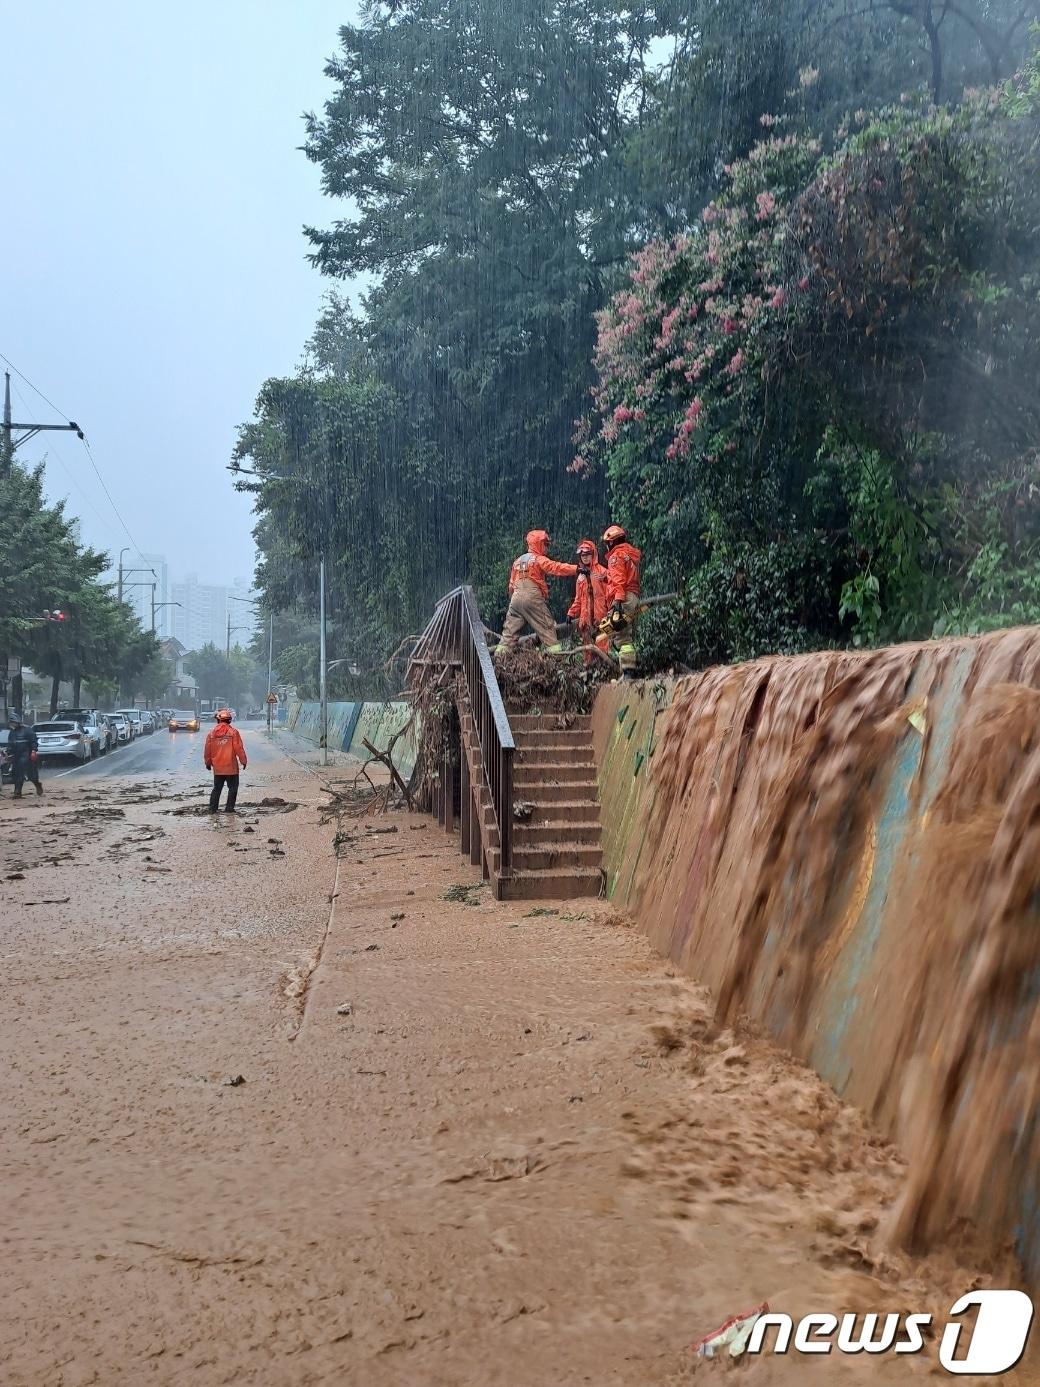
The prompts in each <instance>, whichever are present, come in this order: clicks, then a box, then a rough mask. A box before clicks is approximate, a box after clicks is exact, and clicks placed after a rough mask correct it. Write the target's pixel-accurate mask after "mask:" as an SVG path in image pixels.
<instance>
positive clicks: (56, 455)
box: [4, 357, 111, 531]
mask: <svg viewBox="0 0 1040 1387" xmlns="http://www.w3.org/2000/svg"><path fill="white" fill-rule="evenodd" d="M4 360H5V361H6V360H7V358H6V357H4ZM8 364H10V363H8ZM19 374H20V373H19ZM14 393H15V395H16V396H17V397H18V400H19V402H20V404H21V406H22V408H23V409H24V410H25V412H26V414H27V415H28V416H29V418H30V419H31V420H33V422H35V420H36V415H35V414H34V413H33V410H32V407H31V405H30V404H29V402H28V400H27V399H26V398H25V396H24V395H23V394H22V392H21V391H20V390H19V389H18V387H17V385H16V386H15V387H14ZM51 408H52V409H53V408H54V406H53V405H52V406H51ZM55 413H60V410H55ZM52 450H53V453H54V460H55V462H57V464H58V466H59V467H60V468H61V470H62V471H63V472H64V473H65V475H66V476H67V477H68V479H69V481H70V482H71V483H72V485H73V486H74V487H75V488H76V490H77V491H78V492H79V494H80V496H81V497H82V498H83V500H84V501H85V502H86V504H87V506H88V508H89V509H90V510H91V511H93V513H94V516H95V518H96V519H97V521H98V524H99V525H101V527H102V529H103V530H105V531H107V530H108V528H109V525H110V524H111V522H110V521H108V520H105V519H104V517H103V516H102V514H101V512H100V511H99V510H98V508H97V506H95V505H94V502H93V501H92V500H91V499H90V497H89V496H88V495H87V493H86V491H85V490H84V489H83V486H82V485H81V484H80V482H79V481H78V480H77V478H76V475H75V473H74V472H73V471H72V469H71V468H70V467H68V466H67V465H66V463H65V459H64V458H63V457H62V455H61V453H60V452H59V451H58V446H57V444H56V443H53V442H52V443H50V444H49V445H48V448H47V452H48V453H50V452H51V451H52Z"/></svg>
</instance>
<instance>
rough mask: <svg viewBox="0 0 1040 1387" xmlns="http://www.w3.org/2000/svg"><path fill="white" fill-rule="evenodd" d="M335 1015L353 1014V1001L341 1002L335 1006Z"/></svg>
mask: <svg viewBox="0 0 1040 1387" xmlns="http://www.w3.org/2000/svg"><path fill="white" fill-rule="evenodd" d="M336 1015H337V1016H353V1015H354V1003H353V1002H341V1003H340V1005H339V1006H338V1007H337V1008H336Z"/></svg>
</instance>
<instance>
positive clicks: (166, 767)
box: [41, 721, 276, 784]
mask: <svg viewBox="0 0 1040 1387" xmlns="http://www.w3.org/2000/svg"><path fill="white" fill-rule="evenodd" d="M236 725H237V726H238V727H239V728H240V730H241V731H242V733H243V734H246V733H249V732H252V733H253V734H254V735H253V736H251V737H250V738H249V741H248V744H247V752H248V755H249V756H250V757H251V758H253V759H256V760H257V761H258V762H259V763H260V764H263V762H264V761H265V760H267V759H268V758H269V757H270V755H272V754H276V753H273V752H272V750H271V748H269V747H268V745H267V738H266V737H265V736H264V735H263V726H264V725H263V723H262V722H242V723H238V724H236ZM211 726H212V723H210V722H206V721H203V724H202V727H201V729H200V730H199V731H198V732H168V731H167V730H166V729H165V728H162V729H160V730H159V731H158V732H153V733H151V735H150V736H147V737H138V739H137V741H135V742H133V743H131V745H130V746H121V747H119V748H118V750H115V751H110V752H108V753H107V754H106V755H105V756H99V757H98V758H97V759H96V760H94V761H89V762H85V763H82V764H79V763H73V762H71V761H68V760H51V761H44V763H43V767H42V771H41V774H42V776H43V779H44V780H45V781H46V780H57V779H59V778H64V777H74V778H75V779H76V780H86V779H96V778H98V777H103V778H106V779H111V778H112V777H114V776H122V775H154V774H156V773H164V774H165V773H170V774H175V773H177V772H183V771H190V770H192V769H193V768H197V769H198V771H199V774H200V775H202V776H205V775H206V768H205V766H204V764H203V761H202V751H203V747H204V745H205V742H206V733H207V732H208V731H209V729H210V727H211ZM257 733H260V734H261V735H259V736H258V735H256V734H257ZM69 783H70V784H71V783H72V780H71V779H70V780H69Z"/></svg>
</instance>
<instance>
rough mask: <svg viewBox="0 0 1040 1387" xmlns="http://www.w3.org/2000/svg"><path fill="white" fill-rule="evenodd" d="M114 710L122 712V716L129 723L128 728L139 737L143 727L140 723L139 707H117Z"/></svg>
mask: <svg viewBox="0 0 1040 1387" xmlns="http://www.w3.org/2000/svg"><path fill="white" fill-rule="evenodd" d="M116 712H117V713H122V715H123V717H124V718H126V720H127V722H128V723H129V724H130V730H131V732H132V733H133V735H134V736H135V737H140V736H141V735H142V734H143V733H144V727H143V726H142V724H141V710H140V708H117V709H116Z"/></svg>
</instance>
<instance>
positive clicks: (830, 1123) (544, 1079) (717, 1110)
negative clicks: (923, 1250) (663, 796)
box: [0, 731, 1033, 1387]
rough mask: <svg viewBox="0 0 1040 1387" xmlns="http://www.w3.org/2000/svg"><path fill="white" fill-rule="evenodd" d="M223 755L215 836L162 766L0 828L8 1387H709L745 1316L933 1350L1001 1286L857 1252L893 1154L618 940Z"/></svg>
mask: <svg viewBox="0 0 1040 1387" xmlns="http://www.w3.org/2000/svg"><path fill="white" fill-rule="evenodd" d="M246 737H247V745H248V748H249V754H250V764H249V769H248V772H247V774H246V776H245V777H244V778H243V788H242V792H241V796H240V800H239V804H240V808H241V809H242V811H243V812H241V813H240V814H239V815H238V816H237V818H235V819H233V820H231V819H228V818H226V817H224V816H220V817H218V818H217V819H215V820H214V819H211V818H210V817H209V816H208V815H198V814H196V813H194V812H193V811H194V809H195V808H197V806H198V805H199V803H201V797H202V795H203V793H204V791H205V777H204V774H203V773H202V771H201V767H200V765H199V758H198V755H197V753H198V750H199V748H198V747H197V746H193V745H192V742H191V739H189V738H185V740H184V741H183V742H177V743H174V742H172V741H170V740H167V739H166V738H165V737H156V738H154V739H151V746H149V743H147V742H146V743H144V744H143V746H142V748H141V749H140V750H137V751H135V752H134V757H135V759H134V760H133V761H132V762H131V761H130V760H128V761H127V762H126V763H125V765H126V769H125V770H123V771H120V769H119V766H118V762H117V761H116V760H113V762H112V764H111V766H109V767H108V768H107V770H106V772H105V773H104V774H101V773H96V772H95V771H94V770H93V769H91V770H88V771H87V772H85V773H84V774H80V773H75V774H72V775H69V776H66V777H60V778H59V777H58V776H55V775H50V776H48V778H47V779H46V782H45V788H46V793H45V795H44V797H43V799H42V800H41V801H39V802H37V801H36V800H35V798H34V799H33V800H32V801H24V802H22V803H21V804H17V805H16V804H15V803H14V802H13V801H12V800H11V798H10V792H9V791H5V793H4V795H3V797H2V798H0V910H2V918H3V957H4V976H5V984H6V987H5V1000H4V1005H3V1007H2V1008H0V1047H2V1052H3V1055H4V1060H5V1063H4V1080H3V1110H4V1115H5V1120H4V1123H3V1126H2V1130H0V1153H2V1178H3V1189H4V1207H5V1215H4V1227H3V1233H2V1236H3V1247H4V1253H3V1257H2V1259H0V1287H2V1295H3V1304H4V1307H5V1313H4V1316H3V1320H2V1323H0V1364H2V1365H3V1366H2V1371H0V1380H2V1381H3V1383H4V1384H5V1387H28V1385H29V1384H31V1385H32V1387H44V1384H46V1385H47V1387H59V1385H60V1387H82V1385H83V1384H88V1383H98V1384H104V1387H112V1384H128V1385H131V1384H132V1385H133V1387H136V1385H137V1384H141V1383H155V1384H180V1383H184V1384H188V1383H190V1384H192V1387H209V1385H210V1384H217V1383H256V1384H272V1387H286V1385H287V1384H311V1383H337V1384H342V1383H357V1384H359V1387H373V1384H374V1385H376V1387H378V1385H379V1384H410V1385H414V1384H422V1385H423V1387H449V1385H450V1387H460V1385H462V1384H465V1385H466V1387H487V1384H490V1383H501V1384H507V1387H512V1384H516V1385H517V1387H520V1384H524V1387H565V1385H566V1387H570V1384H579V1383H596V1384H603V1383H610V1384H626V1387H627V1385H629V1384H630V1385H631V1387H648V1385H649V1384H682V1383H686V1382H688V1381H691V1380H693V1379H694V1378H697V1379H698V1380H704V1381H709V1380H711V1379H712V1378H713V1377H715V1376H717V1375H719V1374H722V1375H727V1374H728V1373H729V1372H731V1371H733V1368H732V1365H730V1364H728V1363H726V1362H723V1361H722V1360H712V1361H708V1360H704V1359H697V1358H695V1357H694V1356H693V1354H692V1353H691V1352H690V1348H689V1345H690V1344H691V1343H693V1342H694V1341H695V1340H697V1339H698V1338H700V1337H701V1336H702V1335H704V1334H706V1333H708V1332H709V1331H710V1330H712V1329H714V1328H715V1327H717V1326H718V1325H719V1324H721V1323H722V1322H723V1321H724V1320H725V1319H727V1318H728V1317H729V1316H731V1315H733V1314H735V1313H738V1312H740V1311H742V1310H744V1309H747V1308H748V1307H750V1306H753V1305H756V1304H758V1303H760V1302H762V1301H768V1302H769V1303H770V1305H771V1306H772V1307H774V1308H776V1309H779V1310H783V1311H787V1312H788V1313H791V1314H792V1315H800V1314H804V1313H806V1312H808V1311H810V1310H821V1309H823V1310H832V1311H834V1312H836V1313H840V1312H842V1311H845V1310H859V1311H870V1310H876V1311H887V1310H895V1309H898V1310H902V1311H911V1310H919V1311H929V1312H933V1313H935V1314H936V1316H937V1317H942V1316H943V1315H944V1314H945V1312H946V1310H948V1308H949V1306H950V1304H951V1303H952V1302H953V1300H954V1299H955V1298H956V1297H957V1296H958V1295H960V1294H962V1293H963V1292H964V1291H965V1290H967V1289H969V1288H970V1287H971V1286H972V1285H975V1284H979V1283H978V1281H977V1280H976V1278H977V1277H979V1276H980V1275H981V1278H982V1282H983V1283H987V1284H988V1279H989V1278H992V1277H994V1276H996V1277H999V1276H1000V1275H1001V1273H1002V1270H1004V1269H1002V1268H1001V1267H999V1266H997V1265H995V1264H994V1263H993V1262H992V1259H990V1262H989V1263H988V1264H987V1265H986V1266H984V1267H980V1265H979V1263H978V1262H977V1261H976V1260H974V1259H975V1252H974V1250H973V1246H972V1240H971V1237H970V1235H969V1234H968V1233H962V1232H961V1231H960V1230H951V1233H950V1236H949V1238H948V1239H946V1240H945V1241H941V1242H940V1243H939V1244H938V1246H937V1247H936V1248H935V1249H934V1250H933V1251H932V1252H931V1253H930V1254H929V1256H928V1257H927V1258H913V1257H911V1256H909V1255H908V1254H906V1253H903V1252H896V1251H893V1250H891V1245H890V1244H889V1243H888V1242H886V1240H885V1239H884V1238H883V1237H882V1236H881V1230H882V1226H883V1224H884V1221H885V1218H886V1215H887V1214H888V1213H889V1212H890V1211H891V1210H892V1209H893V1208H894V1207H895V1206H896V1202H897V1201H898V1199H899V1198H900V1195H901V1193H902V1191H903V1186H904V1180H905V1172H906V1167H905V1166H904V1164H903V1161H902V1159H901V1157H900V1154H899V1152H898V1151H897V1150H895V1149H894V1148H893V1147H892V1146H891V1145H889V1144H888V1143H887V1142H886V1141H885V1140H883V1139H882V1138H881V1136H879V1135H878V1134H877V1133H876V1132H875V1131H873V1130H872V1129H871V1127H870V1126H869V1124H868V1123H867V1122H866V1120H865V1119H864V1118H863V1117H862V1116H861V1115H860V1114H858V1113H857V1112H856V1111H855V1110H854V1109H852V1108H850V1107H847V1106H843V1105H842V1104H841V1103H840V1102H839V1101H838V1099H837V1098H836V1097H835V1096H834V1095H833V1093H832V1092H831V1091H830V1090H829V1089H828V1088H827V1087H826V1086H825V1085H824V1084H823V1083H822V1082H821V1081H819V1080H818V1079H817V1078H816V1077H815V1076H814V1075H813V1074H812V1073H811V1072H810V1071H809V1070H807V1069H806V1068H805V1067H803V1066H802V1065H801V1064H799V1063H797V1062H795V1061H794V1060H793V1059H791V1058H790V1057H789V1056H787V1055H786V1054H785V1053H784V1052H783V1051H781V1050H780V1049H778V1048H777V1047H776V1046H774V1045H773V1044H772V1043H770V1042H768V1041H767V1040H765V1039H764V1038H762V1037H761V1036H760V1035H759V1034H757V1033H755V1032H754V1031H752V1030H751V1029H749V1028H748V1027H747V1025H746V1024H744V1023H743V1022H742V1021H741V1019H740V1018H739V1016H736V1017H734V1019H733V1020H732V1021H731V1023H730V1024H727V1025H723V1024H720V1023H719V1022H717V1021H716V1020H715V1019H713V1018H714V1016H715V1011H716V1008H715V1002H714V1000H713V999H712V998H711V997H710V996H709V994H708V993H707V991H706V989H704V988H702V987H701V986H699V985H698V983H697V982H695V981H691V980H689V979H687V978H684V977H680V976H677V975H676V973H675V970H674V968H673V967H672V966H671V965H669V964H667V963H665V962H664V961H662V959H661V958H660V956H659V955H657V954H656V953H655V952H654V950H653V948H652V947H651V945H650V944H649V943H648V941H647V939H646V938H645V937H644V935H643V934H642V933H641V932H639V931H638V930H636V929H635V928H634V927H633V925H632V922H631V921H630V920H629V919H628V918H627V917H626V916H624V915H621V914H619V913H616V912H614V911H612V910H611V909H610V907H609V906H607V905H606V904H605V903H603V902H582V901H579V902H570V903H566V904H561V905H558V906H557V905H554V904H553V903H552V902H547V903H544V904H542V903H539V904H538V905H537V906H531V905H528V904H526V903H523V902H518V903H502V904H499V903H496V902H494V901H492V900H491V899H489V896H488V892H487V891H486V889H484V888H483V887H481V885H480V883H479V878H478V876H477V874H476V872H475V871H474V870H473V869H471V868H469V867H468V865H464V864H463V862H462V859H461V858H460V857H459V854H458V851H457V847H456V845H455V843H454V842H453V841H450V840H449V839H448V838H447V837H446V836H445V835H444V834H443V832H441V831H440V830H438V829H437V827H436V825H435V824H434V823H432V822H431V821H430V820H429V819H426V818H422V817H419V816H410V815H407V814H391V815H389V816H380V817H378V818H374V817H369V818H358V819H353V818H351V819H344V820H342V821H340V822H337V821H336V820H335V819H332V820H329V819H327V818H325V821H324V822H323V817H325V816H323V815H322V813H321V809H322V806H323V805H325V804H326V803H327V798H328V797H327V796H326V795H325V794H324V793H323V792H322V788H321V781H320V779H319V778H318V777H317V776H316V775H315V774H314V773H313V772H312V771H311V770H310V769H309V768H308V767H307V766H305V765H302V764H301V763H300V759H296V760H294V759H292V758H291V756H289V755H286V754H285V753H286V751H289V752H292V751H293V745H292V742H291V739H285V740H283V741H282V742H280V743H276V744H274V745H273V746H272V744H270V743H269V742H267V740H266V738H265V734H263V733H261V732H259V731H247V733H246ZM265 800H267V803H266V804H265V803H264V801H265ZM272 801H274V802H272ZM171 811H174V812H171ZM377 828H378V829H379V830H389V831H380V832H376V831H374V830H375V829H377ZM337 835H338V856H337V853H336V850H335V849H334V846H333V840H334V838H336V837H337ZM934 1347H935V1346H934V1343H931V1344H928V1345H926V1352H925V1353H924V1354H922V1355H919V1356H918V1357H916V1358H901V1359H890V1360H887V1361H886V1362H885V1363H884V1364H880V1363H879V1361H878V1360H877V1359H866V1358H864V1357H862V1356H861V1357H860V1358H851V1357H846V1358H840V1359H839V1358H836V1357H831V1358H828V1359H825V1360H823V1361H822V1362H820V1361H817V1360H813V1361H810V1360H807V1359H805V1358H799V1357H797V1356H794V1355H787V1356H785V1357H768V1358H759V1359H756V1360H755V1361H754V1362H751V1363H748V1362H745V1363H744V1364H743V1365H742V1370H746V1371H747V1374H748V1381H749V1382H750V1381H754V1382H756V1383H768V1384H773V1383H785V1384H786V1383H791V1384H798V1383H801V1382H803V1381H805V1380H806V1377H807V1376H809V1377H811V1378H812V1379H813V1380H817V1381H820V1382H826V1383H829V1384H833V1383H839V1384H840V1383H844V1382H875V1381H877V1380H879V1379H880V1380H882V1381H889V1382H903V1381H909V1380H917V1378H918V1377H921V1378H925V1377H930V1376H933V1375H934V1373H935V1372H936V1371H937V1369H936V1367H935V1361H934ZM1017 1380H1020V1381H1032V1380H1033V1379H1032V1376H1031V1374H1030V1372H1029V1369H1028V1368H1025V1369H1023V1370H1021V1371H1020V1372H1019V1374H1018V1377H1017Z"/></svg>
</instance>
